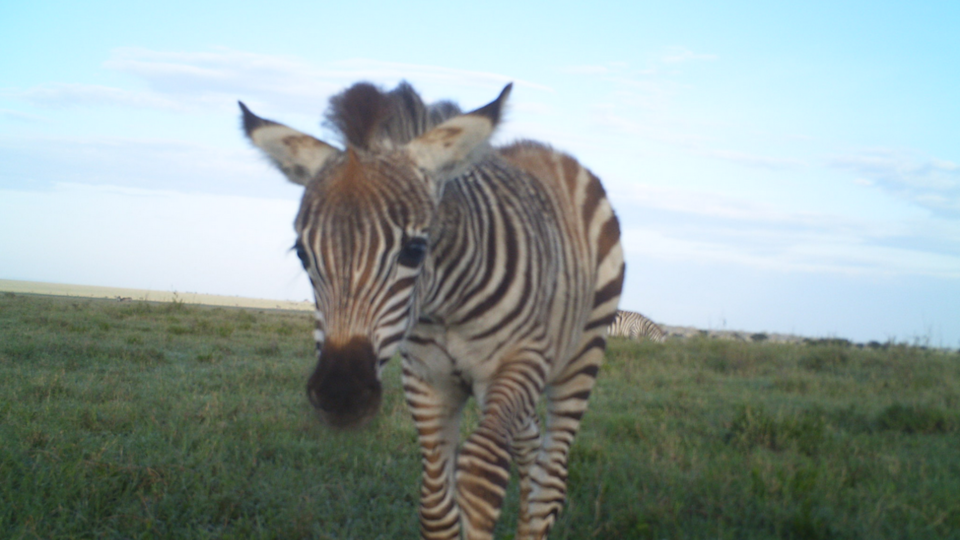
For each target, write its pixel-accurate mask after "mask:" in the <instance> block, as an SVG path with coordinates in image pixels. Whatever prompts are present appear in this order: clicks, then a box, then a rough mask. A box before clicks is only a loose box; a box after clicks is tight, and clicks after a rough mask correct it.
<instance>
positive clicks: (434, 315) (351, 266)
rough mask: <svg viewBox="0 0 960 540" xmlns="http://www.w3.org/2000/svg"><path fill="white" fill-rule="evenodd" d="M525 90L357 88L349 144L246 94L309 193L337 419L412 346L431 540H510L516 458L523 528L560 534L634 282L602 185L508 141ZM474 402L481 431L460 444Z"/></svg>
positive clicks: (323, 387) (313, 257)
mask: <svg viewBox="0 0 960 540" xmlns="http://www.w3.org/2000/svg"><path fill="white" fill-rule="evenodd" d="M510 88H511V86H510V85H508V86H507V87H506V88H504V90H503V92H502V93H501V94H500V96H499V97H498V98H497V99H496V100H495V101H493V102H491V103H490V104H488V105H486V106H484V107H482V108H480V109H477V110H475V111H473V112H471V113H467V114H460V110H459V108H458V107H456V106H455V105H453V104H451V103H449V102H443V103H440V104H434V105H431V106H427V105H425V104H424V103H423V102H422V100H421V99H420V97H419V96H418V95H417V93H416V92H415V91H414V90H413V88H411V87H410V86H409V85H408V84H406V83H401V84H400V85H399V86H398V87H397V88H396V89H395V90H393V91H390V92H383V91H381V90H379V89H378V88H376V87H375V86H373V85H370V84H366V83H359V84H356V85H354V86H352V87H351V88H349V89H347V90H346V91H344V92H343V93H341V94H339V95H337V96H335V97H333V98H332V99H331V105H330V109H329V111H328V113H327V117H326V118H327V122H328V125H329V126H331V127H333V128H334V129H335V130H337V131H338V132H339V133H340V135H341V136H342V138H343V139H344V142H345V146H346V149H345V150H339V149H337V148H334V147H333V146H330V145H328V144H326V143H324V142H321V141H319V140H317V139H314V138H313V137H311V136H309V135H305V134H303V133H300V132H298V131H294V130H293V129H291V128H288V127H286V126H284V125H281V124H277V123H275V122H272V121H270V120H264V119H262V118H259V117H257V116H255V115H254V114H253V113H251V112H250V111H249V110H248V109H247V108H246V107H245V106H244V105H243V104H242V103H241V104H240V107H241V109H242V111H243V126H244V130H245V131H246V133H247V135H248V136H249V137H250V139H251V141H252V142H253V143H254V144H255V145H256V146H258V147H259V148H260V149H262V150H263V151H264V152H265V153H266V154H267V156H269V157H270V158H271V159H272V160H273V161H274V162H275V164H276V165H277V166H278V167H279V168H280V169H281V170H282V171H283V172H284V173H285V174H286V176H287V177H288V179H289V180H291V181H292V182H295V183H297V184H302V185H304V186H305V188H306V189H305V190H304V194H303V200H302V202H301V206H300V212H299V215H298V216H297V218H296V221H295V229H296V234H297V241H296V244H295V247H296V250H297V255H298V256H299V257H300V260H301V261H302V263H303V266H304V268H305V269H306V271H307V273H308V274H309V276H310V280H311V282H312V284H313V288H314V294H315V297H316V307H317V310H316V319H317V326H316V330H315V331H314V334H315V337H316V340H317V354H318V361H317V367H316V370H315V371H314V373H313V375H312V376H311V377H310V379H309V382H308V383H307V395H308V397H309V399H310V402H311V403H312V404H313V405H314V407H315V408H316V409H317V411H318V414H319V416H320V417H321V418H322V419H323V420H325V421H326V422H327V423H329V424H332V425H334V426H352V425H357V424H360V423H362V422H364V421H365V420H366V419H368V418H369V417H370V416H372V415H373V414H374V413H375V412H376V410H377V408H378V406H379V403H380V396H381V383H380V376H381V370H382V368H383V366H384V364H385V363H386V362H387V360H389V359H390V357H391V356H392V355H393V354H394V352H395V351H398V350H399V351H400V353H401V355H402V357H403V365H402V367H403V370H402V373H403V375H402V381H403V389H404V393H405V395H406V399H407V403H408V405H409V407H410V411H411V413H412V415H413V419H414V422H415V424H416V427H417V431H418V434H419V442H420V452H421V455H422V459H423V473H422V486H421V488H420V509H419V518H420V535H421V538H424V539H454V538H459V537H460V534H461V531H462V532H463V534H464V536H465V538H467V539H469V540H476V539H489V538H492V531H493V528H494V524H495V523H496V521H497V519H498V518H499V516H500V511H501V506H502V504H503V499H504V494H505V492H506V487H507V483H508V479H509V475H510V468H509V467H510V460H511V459H513V461H514V463H515V464H516V467H517V470H518V472H519V475H520V493H521V495H520V513H519V514H520V515H519V520H518V526H517V534H516V538H517V539H542V538H545V537H546V535H547V532H548V531H549V530H550V528H551V527H552V525H553V523H554V522H555V521H556V518H557V515H558V514H559V512H560V510H561V509H562V507H563V504H564V501H565V498H566V491H567V488H566V479H567V460H568V456H569V451H570V445H571V444H572V443H573V439H574V436H575V435H576V433H577V430H578V429H579V426H580V419H581V417H582V416H583V413H584V411H585V410H586V408H587V399H588V397H589V395H590V391H591V389H592V387H593V384H594V380H595V377H596V375H597V370H598V369H599V366H600V363H601V360H602V359H603V353H604V349H605V347H606V337H605V334H606V328H607V326H609V324H610V322H611V321H612V320H613V318H614V313H615V312H616V309H617V304H618V302H619V299H620V289H621V286H622V284H623V271H624V264H623V253H622V250H621V248H620V227H619V224H618V222H617V218H616V216H615V215H614V213H613V210H612V208H611V207H610V204H609V202H608V201H607V198H606V195H605V193H604V190H603V187H602V186H601V184H600V181H599V180H598V179H597V178H596V177H595V176H594V175H593V174H592V173H591V172H590V171H588V170H587V169H585V168H584V167H582V166H581V165H580V164H579V163H577V161H576V160H574V159H573V158H572V157H570V156H568V155H566V154H562V153H560V152H557V151H555V150H552V149H551V148H549V147H547V146H544V145H542V144H539V143H535V142H529V141H526V142H519V143H514V144H511V145H508V146H505V147H499V148H491V147H490V146H489V144H488V142H487V141H488V140H489V138H490V135H491V134H492V132H493V130H494V128H495V127H496V126H497V124H498V123H499V121H500V115H501V111H502V109H503V106H504V103H505V101H506V98H507V96H508V95H509V93H510ZM471 395H473V396H474V397H475V398H476V400H477V402H478V404H479V407H480V411H481V420H480V424H479V426H478V427H477V429H476V430H475V431H474V432H473V433H472V434H471V435H470V436H469V437H468V438H467V440H466V441H465V442H463V443H462V444H458V443H459V431H460V427H459V426H460V414H461V411H462V409H463V407H464V404H465V403H466V401H467V398H468V397H469V396H471ZM541 395H542V396H543V397H544V399H545V400H546V407H545V420H544V424H543V426H542V427H541V421H540V419H539V417H538V415H537V413H536V406H537V402H538V401H539V399H540V397H541Z"/></svg>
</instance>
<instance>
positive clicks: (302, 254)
mask: <svg viewBox="0 0 960 540" xmlns="http://www.w3.org/2000/svg"><path fill="white" fill-rule="evenodd" d="M293 247H294V248H295V249H296V250H297V257H298V258H299V259H300V264H302V265H303V268H304V270H308V269H309V266H310V265H309V259H308V258H307V250H305V249H303V244H301V243H300V242H297V243H296V245H294V246H293Z"/></svg>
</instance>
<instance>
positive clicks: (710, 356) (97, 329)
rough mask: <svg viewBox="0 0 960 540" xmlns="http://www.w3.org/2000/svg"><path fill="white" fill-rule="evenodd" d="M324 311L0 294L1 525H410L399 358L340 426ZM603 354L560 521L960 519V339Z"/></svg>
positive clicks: (711, 529) (688, 523)
mask: <svg viewBox="0 0 960 540" xmlns="http://www.w3.org/2000/svg"><path fill="white" fill-rule="evenodd" d="M311 324H312V323H311V320H310V315H309V314H305V313H293V312H260V311H251V310H242V309H219V308H204V307H196V306H189V305H185V304H183V303H182V302H175V303H171V304H149V303H129V302H116V301H103V300H77V299H62V298H52V297H37V296H23V295H11V294H9V293H6V294H4V293H0V395H2V398H0V536H2V537H3V538H45V539H46V538H318V539H334V538H336V539H363V540H368V539H376V538H380V539H404V538H415V537H416V530H417V523H416V501H417V493H418V482H419V459H418V454H417V447H416V437H415V434H414V430H413V426H412V422H410V420H409V419H408V415H407V412H406V408H405V405H404V404H403V400H402V396H401V391H400V388H399V373H398V371H399V370H398V368H399V366H398V362H391V364H390V366H389V368H388V371H387V373H386V375H385V379H386V380H385V385H386V395H385V399H384V404H383V409H382V410H381V414H380V415H379V417H378V418H377V420H376V421H374V422H373V423H372V424H371V425H370V426H369V427H367V428H366V429H364V430H360V431H356V432H347V433H335V432H331V431H329V430H326V429H324V428H322V427H321V426H319V425H318V424H317V422H316V421H315V419H314V418H313V416H312V415H311V412H310V410H309V405H308V404H307V401H306V398H305V396H304V391H303V389H304V385H305V381H306V377H307V375H308V374H309V372H310V370H311V369H312V367H313V359H312V355H313V349H314V345H313V343H312V340H311V332H310V330H311ZM607 356H608V360H607V363H606V365H605V366H604V369H603V371H602V372H601V375H600V379H599V382H598V385H597V388H596V391H595V394H594V397H593V399H592V401H591V407H590V411H589V412H588V414H587V416H586V417H585V420H584V428H583V430H582V431H581V434H580V436H579V437H578V439H577V442H576V444H575V446H574V449H573V453H572V455H571V464H570V484H571V486H570V495H569V501H568V504H567V507H566V509H565V511H564V513H563V514H562V517H561V519H560V521H559V523H558V524H557V527H556V528H555V530H554V534H553V535H552V536H551V538H553V539H571V540H573V539H578V540H579V539H586V538H600V539H619V538H627V539H632V538H638V539H641V538H651V539H660V538H711V539H713V538H731V539H749V538H794V539H833V538H871V539H874V538H898V539H899V538H917V539H929V538H960V355H958V354H956V353H952V352H941V351H933V350H924V349H921V348H917V347H908V346H899V345H897V346H891V347H886V348H872V349H869V348H868V349H857V348H852V347H848V346H845V345H844V344H842V343H825V344H807V345H803V344H798V345H779V344H770V343H753V344H748V343H734V342H723V341H707V340H693V341H687V342H670V343H667V344H665V345H657V344H652V343H631V342H626V341H622V340H614V341H613V342H612V343H611V346H610V350H609V353H608V355H607ZM470 418H471V419H474V420H473V421H475V414H474V415H470ZM469 423H470V422H469V421H468V424H469ZM467 428H469V425H468V426H467ZM516 497H517V495H516V486H515V485H513V486H512V488H511V491H510V493H509V494H508V501H507V504H506V508H505V512H504V516H503V519H502V520H501V523H500V525H499V526H498V537H499V538H512V532H513V527H514V523H515V520H516Z"/></svg>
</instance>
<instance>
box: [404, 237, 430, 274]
mask: <svg viewBox="0 0 960 540" xmlns="http://www.w3.org/2000/svg"><path fill="white" fill-rule="evenodd" d="M426 254H427V239H426V238H411V239H410V240H407V241H406V242H405V243H404V244H403V247H402V248H400V255H398V256H397V264H400V265H401V266H407V267H409V268H416V267H418V266H420V264H421V263H422V262H423V257H424V256H426Z"/></svg>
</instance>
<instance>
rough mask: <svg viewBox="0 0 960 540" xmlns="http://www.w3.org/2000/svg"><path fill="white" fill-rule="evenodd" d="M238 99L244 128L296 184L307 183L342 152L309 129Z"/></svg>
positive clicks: (252, 139) (258, 146)
mask: <svg viewBox="0 0 960 540" xmlns="http://www.w3.org/2000/svg"><path fill="white" fill-rule="evenodd" d="M237 103H239V104H240V110H241V111H243V131H244V132H245V133H246V134H247V137H249V138H250V141H251V142H253V144H254V146H256V147H257V148H259V149H260V150H263V152H264V153H265V154H267V156H269V157H270V159H271V161H273V163H274V164H275V165H276V166H277V168H279V169H280V170H281V171H283V174H285V175H286V176H287V179H289V180H290V181H291V182H293V183H294V184H300V185H301V186H305V185H307V182H309V181H310V180H312V179H313V177H314V176H316V174H317V172H319V171H320V169H321V168H322V167H323V165H324V164H325V163H326V162H327V161H329V160H330V159H331V158H333V157H334V156H336V155H337V154H338V153H339V152H340V151H339V150H337V149H336V148H334V147H332V146H330V145H329V144H327V143H325V142H323V141H320V140H317V139H314V138H313V137H311V136H310V135H307V134H306V133H300V132H299V131H297V130H295V129H291V128H288V127H287V126H285V125H283V124H278V123H276V122H274V121H272V120H266V119H263V118H260V117H259V116H257V115H255V114H253V113H252V112H250V109H248V108H247V106H246V105H244V104H243V102H242V101H238V102H237Z"/></svg>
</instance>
